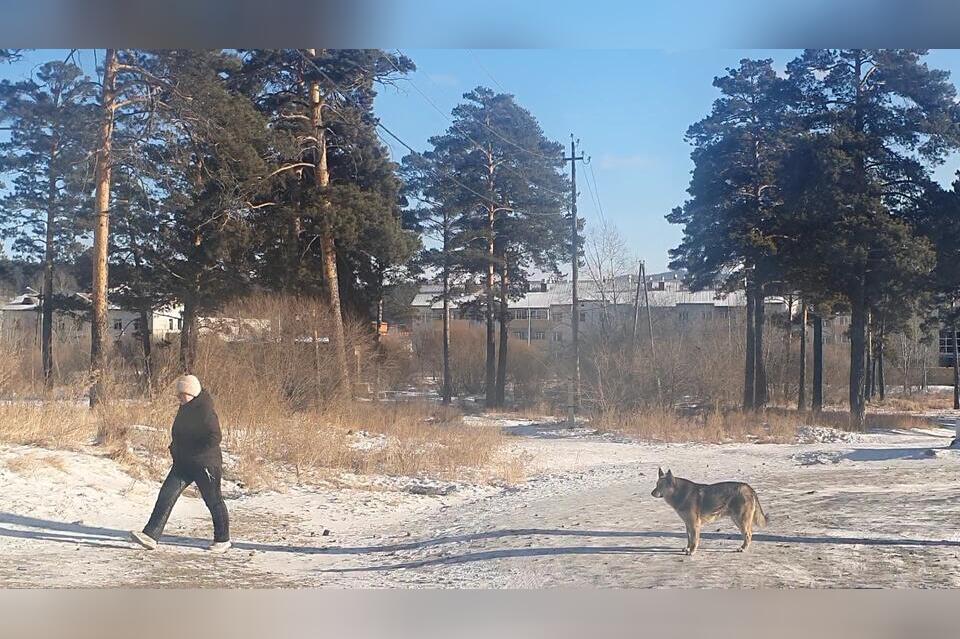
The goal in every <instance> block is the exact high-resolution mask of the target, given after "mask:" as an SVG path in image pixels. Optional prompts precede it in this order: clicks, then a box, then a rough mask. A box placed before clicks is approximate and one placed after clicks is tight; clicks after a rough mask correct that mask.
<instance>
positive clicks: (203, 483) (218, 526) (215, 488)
mask: <svg viewBox="0 0 960 639" xmlns="http://www.w3.org/2000/svg"><path fill="white" fill-rule="evenodd" d="M220 472H221V471H220V468H217V467H214V468H209V467H203V466H198V467H196V468H181V467H178V466H176V465H174V466H173V468H171V469H170V473H169V474H168V475H167V478H166V479H165V480H164V482H163V486H161V487H160V494H159V495H158V496H157V505H156V506H154V507H153V514H152V515H150V521H148V522H147V525H146V527H145V528H144V529H143V532H144V533H145V534H147V535H149V536H150V537H152V538H153V539H155V540H157V541H160V535H162V534H163V528H164V526H166V525H167V519H169V517H170V511H171V510H173V505H174V504H175V503H177V499H179V497H180V494H181V493H183V491H184V490H185V489H186V487H187V486H189V485H190V484H192V483H195V484H196V485H197V490H199V491H200V496H201V497H203V501H204V503H206V504H207V508H209V509H210V515H211V516H212V517H213V540H214V541H229V540H230V521H229V519H228V516H227V505H226V504H225V503H223V496H222V495H221V494H220Z"/></svg>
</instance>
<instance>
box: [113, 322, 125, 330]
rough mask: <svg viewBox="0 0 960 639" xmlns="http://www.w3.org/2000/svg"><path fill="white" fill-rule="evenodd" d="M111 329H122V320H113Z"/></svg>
mask: <svg viewBox="0 0 960 639" xmlns="http://www.w3.org/2000/svg"><path fill="white" fill-rule="evenodd" d="M113 330H115V331H122V330H123V320H113Z"/></svg>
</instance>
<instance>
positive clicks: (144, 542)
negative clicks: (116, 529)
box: [130, 530, 157, 550]
mask: <svg viewBox="0 0 960 639" xmlns="http://www.w3.org/2000/svg"><path fill="white" fill-rule="evenodd" d="M130 539H132V540H133V541H135V542H137V543H138V544H140V545H141V546H143V547H144V548H146V549H147V550H156V549H157V540H156V539H154V538H153V537H151V536H150V535H148V534H147V533H145V532H140V531H139V530H131V531H130Z"/></svg>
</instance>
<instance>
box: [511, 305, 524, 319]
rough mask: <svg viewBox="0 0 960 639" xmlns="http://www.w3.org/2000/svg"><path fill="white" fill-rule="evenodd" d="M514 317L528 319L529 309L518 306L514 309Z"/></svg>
mask: <svg viewBox="0 0 960 639" xmlns="http://www.w3.org/2000/svg"><path fill="white" fill-rule="evenodd" d="M513 319H527V309H525V308H518V309H516V310H515V311H513Z"/></svg>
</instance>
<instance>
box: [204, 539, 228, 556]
mask: <svg viewBox="0 0 960 639" xmlns="http://www.w3.org/2000/svg"><path fill="white" fill-rule="evenodd" d="M232 545H233V544H231V543H230V542H229V541H215V542H213V543H212V544H210V545H209V546H207V550H209V551H210V552H213V553H217V554H220V553H224V552H227V551H228V550H230V546H232Z"/></svg>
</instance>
